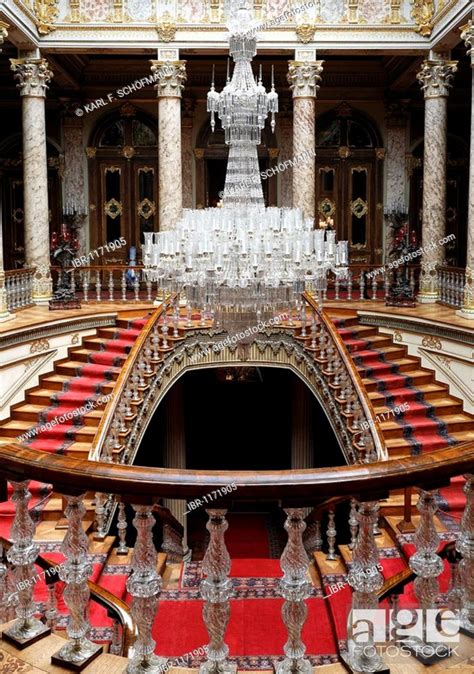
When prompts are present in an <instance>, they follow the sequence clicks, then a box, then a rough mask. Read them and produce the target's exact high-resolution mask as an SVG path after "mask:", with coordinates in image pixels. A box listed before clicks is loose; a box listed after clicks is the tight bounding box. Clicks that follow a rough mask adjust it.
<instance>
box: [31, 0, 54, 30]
mask: <svg viewBox="0 0 474 674" xmlns="http://www.w3.org/2000/svg"><path fill="white" fill-rule="evenodd" d="M33 9H34V13H35V22H36V27H37V28H38V33H39V34H40V35H48V33H51V31H53V30H54V29H55V26H53V23H54V20H55V19H56V18H57V16H58V13H59V7H58V0H35V4H34V6H33Z"/></svg>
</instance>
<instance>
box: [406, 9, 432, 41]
mask: <svg viewBox="0 0 474 674" xmlns="http://www.w3.org/2000/svg"><path fill="white" fill-rule="evenodd" d="M411 3H412V5H413V8H412V10H411V17H412V19H413V20H414V22H415V23H416V24H417V25H418V28H417V30H416V32H417V33H419V34H420V35H421V36H422V37H430V35H431V33H432V31H433V27H434V22H433V18H434V14H435V5H434V0H411Z"/></svg>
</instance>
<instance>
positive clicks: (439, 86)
mask: <svg viewBox="0 0 474 674" xmlns="http://www.w3.org/2000/svg"><path fill="white" fill-rule="evenodd" d="M457 69H458V62H457V61H445V60H444V59H427V60H426V61H423V64H422V66H421V70H420V72H419V73H418V74H417V76H416V79H417V80H418V82H419V83H420V86H421V88H422V89H423V92H424V94H425V98H441V97H447V96H449V90H450V88H451V86H452V84H451V80H452V79H453V77H454V75H455V73H456V71H457Z"/></svg>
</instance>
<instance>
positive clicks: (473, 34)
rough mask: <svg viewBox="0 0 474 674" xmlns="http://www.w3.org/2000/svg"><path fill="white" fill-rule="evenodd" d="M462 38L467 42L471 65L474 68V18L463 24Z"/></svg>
mask: <svg viewBox="0 0 474 674" xmlns="http://www.w3.org/2000/svg"><path fill="white" fill-rule="evenodd" d="M461 40H464V42H465V43H466V47H467V53H468V55H469V56H470V57H471V66H472V67H473V68H474V24H473V22H472V19H470V20H469V21H468V22H467V23H466V24H465V25H464V26H461Z"/></svg>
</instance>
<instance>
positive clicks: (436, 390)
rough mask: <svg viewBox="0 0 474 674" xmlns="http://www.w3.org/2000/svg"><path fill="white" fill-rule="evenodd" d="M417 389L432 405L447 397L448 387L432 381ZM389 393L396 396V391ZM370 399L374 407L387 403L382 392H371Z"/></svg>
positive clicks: (452, 398) (419, 385)
mask: <svg viewBox="0 0 474 674" xmlns="http://www.w3.org/2000/svg"><path fill="white" fill-rule="evenodd" d="M416 388H417V389H418V390H419V391H420V393H422V394H423V397H424V399H425V400H429V401H430V403H431V401H432V400H433V399H434V398H438V397H439V396H440V395H446V391H447V390H448V385H447V384H440V383H439V382H437V381H432V382H427V383H425V384H417V386H416ZM389 393H392V394H394V395H395V394H396V391H389ZM369 398H370V400H371V401H372V404H374V405H376V404H377V403H379V402H381V403H385V395H384V394H383V393H382V392H381V391H369ZM449 398H450V399H451V400H457V398H454V397H453V396H449Z"/></svg>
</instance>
